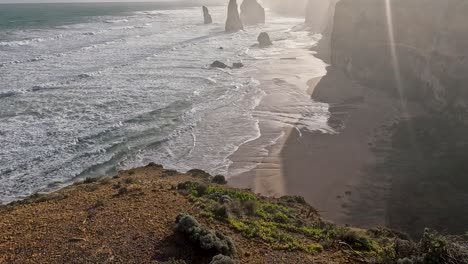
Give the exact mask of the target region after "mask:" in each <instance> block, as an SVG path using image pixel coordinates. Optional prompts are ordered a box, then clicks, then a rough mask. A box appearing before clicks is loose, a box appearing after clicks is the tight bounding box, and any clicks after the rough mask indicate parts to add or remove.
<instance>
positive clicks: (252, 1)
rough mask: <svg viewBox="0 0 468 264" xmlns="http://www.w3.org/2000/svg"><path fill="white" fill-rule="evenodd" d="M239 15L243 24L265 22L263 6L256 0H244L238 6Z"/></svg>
mask: <svg viewBox="0 0 468 264" xmlns="http://www.w3.org/2000/svg"><path fill="white" fill-rule="evenodd" d="M240 10H241V13H240V17H241V20H242V22H243V23H244V24H246V25H255V24H265V8H263V7H262V6H261V5H260V4H259V3H258V2H257V0H244V1H243V2H242V4H241V6H240Z"/></svg>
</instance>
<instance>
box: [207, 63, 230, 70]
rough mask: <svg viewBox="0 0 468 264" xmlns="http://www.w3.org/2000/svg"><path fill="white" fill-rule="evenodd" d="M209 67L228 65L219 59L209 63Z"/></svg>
mask: <svg viewBox="0 0 468 264" xmlns="http://www.w3.org/2000/svg"><path fill="white" fill-rule="evenodd" d="M210 67H211V68H221V69H225V68H227V67H228V66H227V65H226V64H225V63H223V62H220V61H214V62H213V63H211V65H210Z"/></svg>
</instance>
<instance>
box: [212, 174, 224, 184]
mask: <svg viewBox="0 0 468 264" xmlns="http://www.w3.org/2000/svg"><path fill="white" fill-rule="evenodd" d="M211 182H213V183H216V184H222V185H224V184H227V180H226V178H225V177H224V176H223V175H216V176H214V177H213V179H212V180H211Z"/></svg>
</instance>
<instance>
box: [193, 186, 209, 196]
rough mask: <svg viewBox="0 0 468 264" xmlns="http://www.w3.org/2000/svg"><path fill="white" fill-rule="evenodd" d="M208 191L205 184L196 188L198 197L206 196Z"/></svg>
mask: <svg viewBox="0 0 468 264" xmlns="http://www.w3.org/2000/svg"><path fill="white" fill-rule="evenodd" d="M207 189H208V187H206V185H204V184H199V185H198V186H197V187H196V189H195V190H196V191H197V195H198V196H203V195H205V193H206V190H207Z"/></svg>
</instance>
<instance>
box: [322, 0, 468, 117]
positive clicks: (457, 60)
mask: <svg viewBox="0 0 468 264" xmlns="http://www.w3.org/2000/svg"><path fill="white" fill-rule="evenodd" d="M389 2H390V3H389V4H388V5H387V4H386V1H384V0H341V1H340V2H338V3H337V4H336V9H335V15H334V21H333V30H332V33H331V53H332V57H331V64H332V65H333V66H334V67H338V68H341V69H343V70H344V71H345V72H346V73H347V74H348V75H349V76H350V77H352V78H353V79H355V80H358V81H360V82H361V83H362V84H365V85H372V87H380V88H383V89H388V90H389V91H391V92H392V93H394V94H395V95H398V96H400V95H402V96H404V97H407V98H410V99H416V100H419V101H422V102H423V103H424V104H425V105H426V106H431V107H435V108H437V109H441V108H444V107H447V106H451V107H462V108H465V107H468V87H467V85H468V74H466V72H468V59H467V56H468V23H467V22H468V18H467V16H466V14H468V2H466V1H465V0H447V1H438V0H411V1H409V0H392V1H389ZM392 39H393V42H392ZM392 43H393V44H392ZM392 50H394V51H393V52H392ZM398 87H400V89H398ZM399 91H400V92H399Z"/></svg>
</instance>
